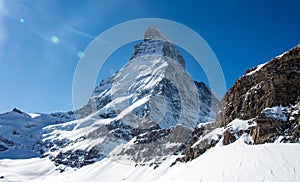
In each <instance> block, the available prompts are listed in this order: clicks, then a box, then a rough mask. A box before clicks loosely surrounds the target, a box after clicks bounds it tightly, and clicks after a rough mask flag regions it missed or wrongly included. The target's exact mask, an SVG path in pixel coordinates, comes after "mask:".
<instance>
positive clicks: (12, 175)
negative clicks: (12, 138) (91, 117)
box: [0, 139, 300, 182]
mask: <svg viewBox="0 0 300 182" xmlns="http://www.w3.org/2000/svg"><path fill="white" fill-rule="evenodd" d="M299 151H300V145H299V144H286V143H285V144H282V143H280V144H263V145H246V144H245V143H244V142H243V141H242V140H241V139H240V140H238V141H236V142H234V143H233V144H230V145H227V146H220V147H214V148H212V149H210V150H209V151H208V152H206V153H204V154H203V155H201V156H200V157H198V158H196V159H195V160H193V161H191V162H188V163H181V164H176V165H174V166H173V167H170V164H171V163H172V162H173V161H174V159H175V157H176V156H172V157H169V158H168V159H166V161H165V162H164V163H162V164H161V165H160V166H159V167H158V168H156V169H153V166H152V167H149V166H135V164H133V163H128V162H127V163H126V162H122V161H112V160H111V159H109V158H106V159H104V160H102V161H99V162H96V163H94V164H92V165H88V166H85V167H82V168H80V169H72V168H67V169H66V170H65V172H62V173H60V171H59V170H55V168H57V167H55V166H54V165H53V163H51V162H50V161H49V160H48V159H46V158H44V159H39V158H34V159H24V160H7V159H5V160H0V176H2V179H0V181H5V180H8V181H57V182H58V181H164V182H165V181H204V182H209V181H212V182H215V181H226V182H227V181H228V182H232V181H243V182H247V181H249V182H252V181H272V182H277V181H294V182H296V181H300V156H299Z"/></svg>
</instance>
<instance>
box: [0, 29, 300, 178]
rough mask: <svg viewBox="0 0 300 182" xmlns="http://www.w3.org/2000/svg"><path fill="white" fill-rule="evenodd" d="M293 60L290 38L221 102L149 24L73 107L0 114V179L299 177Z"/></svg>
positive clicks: (296, 53) (297, 52) (299, 117)
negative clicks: (123, 58)
mask: <svg viewBox="0 0 300 182" xmlns="http://www.w3.org/2000/svg"><path fill="white" fill-rule="evenodd" d="M299 63H300V46H299V45H298V46H296V47H295V48H293V49H291V50H290V51H288V52H286V53H284V54H283V55H281V56H278V57H276V58H274V59H272V60H271V61H269V62H267V63H265V64H263V65H260V66H257V67H255V68H253V69H250V70H248V71H247V72H246V73H245V75H243V76H242V77H240V78H239V79H238V80H237V81H236V82H235V84H234V85H233V86H232V88H230V89H229V91H228V92H227V93H226V94H225V96H224V97H223V99H222V105H220V100H219V99H218V97H217V96H216V95H215V94H214V93H213V92H212V91H211V90H210V89H209V88H208V87H207V86H206V85H205V84H204V83H202V82H195V81H193V80H192V79H191V78H190V76H189V75H188V73H187V72H186V70H185V60H184V59H183V57H182V56H181V54H180V52H179V51H178V49H177V48H176V46H175V45H174V44H173V43H172V42H171V41H170V40H169V39H168V38H167V36H166V35H164V34H163V33H161V32H160V31H159V30H157V29H156V28H155V27H150V28H149V29H148V30H147V31H146V33H145V37H144V40H143V41H142V42H140V43H139V44H137V45H136V46H135V47H134V51H133V53H132V57H131V58H130V60H129V62H128V64H126V65H125V66H124V67H123V68H122V69H121V70H119V71H118V72H117V73H115V74H114V75H112V76H111V77H109V78H107V79H105V80H103V81H102V82H101V83H100V84H99V86H98V87H96V88H95V90H94V92H93V93H92V95H91V97H90V99H89V101H88V102H87V104H86V105H85V106H84V107H82V108H81V109H79V110H76V111H74V112H66V113H65V112H59V113H53V114H29V113H25V112H23V111H21V110H19V109H14V110H13V111H11V112H8V113H4V114H1V115H0V136H1V138H0V158H1V159H2V160H0V181H29V180H32V181H85V180H89V181H186V180H189V181H300V180H299V179H300V173H299V171H300V157H299V155H297V154H298V152H299V149H300V145H299V142H300V138H299V137H300V132H299V131H300V130H299V128H300V111H299V110H300V100H299V99H300V96H299V95H300V93H299V91H300V87H299V84H298V83H299V81H300V75H299V73H300V72H299V70H300V65H299ZM220 109H221V110H220ZM219 110H220V111H219ZM266 143H269V144H266ZM287 143H288V144H287ZM23 166H26V167H25V168H24V167H23Z"/></svg>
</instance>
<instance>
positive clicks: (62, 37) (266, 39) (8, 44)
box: [0, 0, 300, 113]
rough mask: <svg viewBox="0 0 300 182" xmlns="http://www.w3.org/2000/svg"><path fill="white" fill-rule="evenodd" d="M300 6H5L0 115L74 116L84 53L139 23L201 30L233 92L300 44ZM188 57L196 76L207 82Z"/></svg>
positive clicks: (152, 0)
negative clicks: (241, 80) (249, 73)
mask: <svg viewBox="0 0 300 182" xmlns="http://www.w3.org/2000/svg"><path fill="white" fill-rule="evenodd" d="M299 7H300V2H299V1H298V0H286V1H276V0H274V1H255V0H254V1H246V0H228V1H221V0H220V1H217V0H207V1H188V0H178V1H171V0H160V1H158V0H149V1H148V0H144V1H139V0H128V1H121V0H115V1H109V0H107V1H104V0H103V1H101V0H99V1H95V0H94V1H93V0H90V1H79V0H78V1H77V0H74V1H68V0H35V1H31V0H0V85H1V89H0V112H5V111H9V110H11V109H12V108H14V107H19V108H21V109H23V110H25V111H28V112H46V113H49V112H53V111H58V110H62V111H66V110H71V109H72V81H73V75H74V71H75V68H76V65H77V62H78V61H79V57H78V55H80V53H81V52H82V51H84V49H85V48H86V47H87V46H88V45H89V43H90V42H91V41H92V40H93V39H94V37H96V36H97V35H99V34H100V33H102V32H103V31H105V30H106V29H108V28H110V27H112V26H114V25H117V24H119V23H122V22H125V21H129V20H133V19H137V18H164V19H170V20H173V21H177V22H179V23H182V24H184V25H186V26H188V27H190V28H192V29H193V30H195V31H196V32H197V33H198V34H199V35H201V36H202V37H203V38H204V39H205V40H206V41H207V42H208V44H209V45H210V46H211V48H212V49H213V51H214V52H215V54H216V56H217V57H218V60H219V62H220V64H221V66H222V69H223V72H224V75H225V79H226V84H227V89H228V88H230V86H232V85H233V83H234V81H235V80H236V79H237V78H238V77H240V76H241V75H242V74H243V73H244V72H245V71H246V70H247V69H248V68H251V67H253V66H256V65H257V64H260V63H263V62H266V61H268V60H269V59H271V58H273V57H275V56H276V55H278V54H281V53H282V52H284V51H286V50H288V49H290V48H292V47H293V46H295V45H297V44H299V43H300V24H299V19H300V14H299ZM132 50H133V48H132V45H128V46H125V47H123V48H121V49H120V50H119V51H117V52H116V53H115V54H114V55H112V56H111V58H110V59H109V60H108V61H107V62H106V64H105V67H104V68H103V70H105V71H103V70H102V72H101V73H100V74H99V78H98V80H100V79H102V78H103V77H106V76H108V75H110V74H111V73H113V72H114V71H116V70H118V69H119V68H120V67H122V65H124V64H126V63H127V61H128V58H129V57H130V55H131V52H132ZM184 56H185V57H186V61H187V69H188V71H189V72H190V74H191V75H192V77H193V78H194V79H196V80H198V81H201V80H204V81H205V80H206V78H205V75H203V73H202V71H201V68H199V65H198V66H197V64H196V61H195V60H193V59H192V57H191V56H189V55H188V54H185V53H184Z"/></svg>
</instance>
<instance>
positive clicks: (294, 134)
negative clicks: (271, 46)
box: [178, 45, 300, 162]
mask: <svg viewBox="0 0 300 182" xmlns="http://www.w3.org/2000/svg"><path fill="white" fill-rule="evenodd" d="M299 83H300V45H298V46H296V47H294V48H293V49H291V50H290V51H288V52H286V53H284V54H282V55H281V56H277V57H276V58H274V59H272V60H271V61H269V62H268V63H265V64H262V65H259V66H257V67H255V68H252V69H250V70H248V71H247V72H246V73H245V75H243V76H242V77H240V78H239V79H238V80H237V81H236V82H235V84H234V85H233V86H232V87H231V88H230V90H229V91H228V92H227V93H226V94H225V96H224V98H223V99H222V108H221V112H219V113H218V117H217V121H216V123H206V124H201V125H198V126H197V127H196V128H195V129H194V132H193V135H192V136H191V137H190V138H189V140H188V141H187V142H186V143H185V144H183V145H182V146H181V147H180V150H179V151H178V153H183V157H181V158H178V161H185V162H186V161H190V160H193V159H195V158H197V157H198V156H200V155H201V154H203V153H204V152H206V151H207V150H208V149H210V148H212V147H214V146H216V145H228V144H230V143H233V142H235V141H236V140H238V139H239V138H242V139H243V140H244V142H245V143H247V144H263V143H273V142H288V143H299V142H300V85H299Z"/></svg>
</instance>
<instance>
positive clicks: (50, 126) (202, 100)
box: [3, 27, 220, 168]
mask: <svg viewBox="0 0 300 182" xmlns="http://www.w3.org/2000/svg"><path fill="white" fill-rule="evenodd" d="M219 108H220V101H219V99H218V97H217V96H216V95H215V94H214V93H213V92H211V91H210V89H209V88H208V87H207V86H206V85H205V84H204V83H202V82H195V81H193V80H192V79H191V77H190V76H189V74H188V73H187V72H186V70H185V60H184V59H183V57H182V56H181V54H180V52H179V51H178V49H177V48H176V46H175V45H174V44H173V43H172V42H171V41H170V40H168V38H167V36H166V35H164V34H163V33H161V32H160V31H159V30H157V29H156V28H155V27H150V28H149V29H148V30H147V31H146V33H145V37H144V40H143V41H142V42H140V43H139V44H138V45H136V46H135V47H134V51H133V53H132V57H131V58H130V60H129V62H128V64H127V65H125V66H124V67H123V68H122V69H121V70H119V71H118V72H117V73H116V74H114V75H113V76H111V77H109V78H107V79H105V80H103V81H102V82H101V83H100V84H99V86H98V87H97V88H95V90H94V92H93V93H92V95H91V98H90V99H89V101H88V103H87V104H86V105H85V106H84V107H83V108H81V109H79V110H77V111H75V112H74V113H73V112H69V115H70V116H68V118H72V119H69V120H64V121H62V122H60V123H53V122H52V120H51V119H49V118H47V117H48V115H42V116H39V117H37V118H31V117H29V116H28V118H27V117H25V118H26V119H25V120H24V123H28V122H39V125H38V126H37V127H36V128H35V131H37V132H36V133H35V135H36V136H35V137H34V139H33V140H32V142H31V143H30V145H29V144H28V146H27V145H26V147H25V146H24V147H20V148H22V149H26V150H29V151H30V150H34V152H40V155H42V156H44V157H46V156H47V157H49V158H50V159H51V160H53V161H54V162H55V164H56V165H64V166H71V167H77V168H79V167H82V166H84V165H88V164H91V163H93V162H95V161H100V160H102V159H104V158H107V157H108V158H113V159H114V160H122V161H127V162H128V161H134V162H136V163H137V164H149V165H150V164H151V165H153V164H155V165H158V164H160V163H161V162H162V161H163V160H164V159H165V158H166V157H167V156H169V155H172V154H173V153H174V152H175V151H177V150H178V147H179V146H180V145H181V144H182V143H184V142H185V141H186V140H187V138H188V137H189V136H190V134H191V133H192V131H193V129H194V127H196V125H197V124H198V123H201V122H207V121H213V120H214V119H215V117H216V113H217V112H218V111H219ZM61 114H62V115H63V114H64V115H68V113H61ZM9 115H11V117H12V118H14V115H12V114H9ZM24 115H26V113H24ZM56 115H57V114H56ZM50 116H51V117H52V116H53V117H54V116H55V114H51V115H50ZM50 116H49V117H50ZM75 116H76V118H77V119H75ZM15 119H16V120H19V119H18V118H15ZM43 119H45V121H44V120H43ZM3 120H6V118H3ZM22 120H23V118H22ZM31 120H32V121H31ZM66 121H68V122H66ZM10 122H11V121H10ZM4 128H6V126H5V127H4ZM16 131H17V132H19V131H18V129H17V130H16ZM30 132H31V131H27V130H26V131H25V130H24V131H23V130H22V131H20V132H19V133H24V135H28V133H30ZM8 138H9V137H8ZM24 138H27V137H24ZM3 150H4V151H6V150H10V149H8V148H3ZM14 152H15V151H14Z"/></svg>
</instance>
